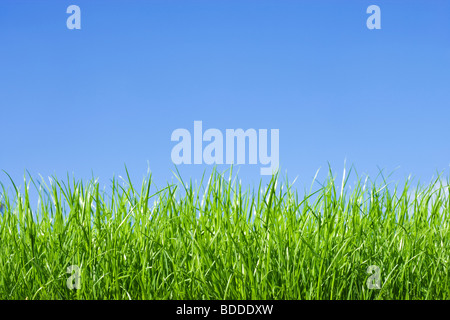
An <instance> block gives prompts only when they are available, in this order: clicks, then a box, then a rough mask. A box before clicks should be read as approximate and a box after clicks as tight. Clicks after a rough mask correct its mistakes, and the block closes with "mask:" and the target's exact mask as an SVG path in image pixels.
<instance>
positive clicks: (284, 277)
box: [0, 171, 450, 299]
mask: <svg viewBox="0 0 450 320" xmlns="http://www.w3.org/2000/svg"><path fill="white" fill-rule="evenodd" d="M230 177H231V175H230V176H228V175H224V174H220V173H218V172H216V171H214V172H213V173H212V174H211V176H209V177H207V178H205V180H203V181H202V182H201V183H200V186H198V187H197V186H194V185H193V183H192V182H189V183H186V182H184V181H183V180H182V179H181V177H180V178H179V179H180V183H178V184H176V185H167V187H165V188H163V189H159V190H156V189H154V185H153V182H152V180H151V175H149V176H148V177H146V178H145V179H144V181H143V183H142V185H141V186H140V187H139V188H135V187H136V186H134V185H133V184H132V183H131V180H130V178H129V176H128V178H127V183H126V184H125V183H123V182H120V181H119V180H117V179H113V180H112V181H111V185H110V190H109V191H108V192H102V191H101V187H100V185H99V183H98V182H96V181H89V182H86V183H84V182H83V181H76V180H69V178H68V179H67V180H66V181H62V180H58V179H56V178H53V179H52V180H51V182H50V183H48V184H47V185H44V184H43V183H37V182H35V181H34V180H33V179H31V178H28V179H26V180H25V181H24V185H23V187H22V188H18V187H16V185H15V184H14V183H12V185H13V188H12V189H13V194H12V195H11V193H10V192H8V190H6V189H5V187H3V193H2V198H3V200H2V201H3V215H2V216H0V246H1V247H0V250H1V251H0V298H1V299H448V298H449V297H450V278H449V254H450V229H449V213H450V212H449V205H450V199H449V192H448V190H449V188H448V183H447V182H445V181H443V180H442V179H441V178H438V179H436V180H435V181H434V182H432V183H430V184H429V185H426V186H420V185H418V186H416V187H414V188H412V186H411V185H410V182H409V181H406V182H405V183H404V184H403V185H402V186H401V188H397V187H395V186H393V187H388V186H386V184H385V182H383V183H381V184H380V185H377V184H376V183H375V182H370V181H369V180H368V179H366V180H358V181H357V182H356V184H354V185H352V186H351V188H350V184H349V183H348V177H349V175H344V179H342V180H340V181H336V179H335V177H334V176H333V175H332V173H331V172H330V175H329V177H328V179H327V181H325V182H324V183H323V185H321V186H320V187H319V188H318V189H317V188H316V189H317V190H315V191H311V192H307V193H306V194H303V193H302V195H299V193H298V191H297V190H295V189H294V188H293V187H292V186H291V185H290V184H289V182H288V181H286V180H283V179H281V178H280V177H279V176H277V175H275V176H273V177H272V179H271V181H270V182H269V183H268V184H267V185H264V186H263V185H259V187H258V188H257V189H256V190H251V189H243V186H242V185H241V184H240V183H238V182H236V180H235V179H230ZM8 183H10V182H8ZM30 187H32V188H36V189H37V190H38V192H39V205H38V207H37V208H33V207H32V205H31V204H30V196H29V188H30ZM71 265H76V266H78V267H79V268H80V270H81V288H80V289H79V290H76V289H74V290H69V289H68V288H67V285H66V282H67V279H68V278H69V277H70V274H69V273H67V268H68V267H69V266H71ZM371 265H376V266H378V267H379V268H380V271H381V274H380V279H381V289H378V290H377V289H368V287H367V280H368V278H369V277H370V274H368V273H367V268H368V267H369V266H371Z"/></svg>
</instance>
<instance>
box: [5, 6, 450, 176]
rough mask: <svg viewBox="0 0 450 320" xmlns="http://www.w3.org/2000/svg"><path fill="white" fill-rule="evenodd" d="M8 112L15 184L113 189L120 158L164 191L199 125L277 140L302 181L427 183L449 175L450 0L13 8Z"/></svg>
mask: <svg viewBox="0 0 450 320" xmlns="http://www.w3.org/2000/svg"><path fill="white" fill-rule="evenodd" d="M71 4H75V5H78V6H80V8H81V26H82V28H81V30H68V29H67V27H66V19H67V17H68V16H69V14H67V13H66V8H67V7H68V6H69V5H71ZM371 4H375V5H378V6H379V7H380V8H381V27H382V29H381V30H368V29H367V27H366V19H367V18H368V16H369V15H368V14H367V13H366V9H367V7H368V6H369V5H371ZM0 110H1V115H0V127H1V137H2V139H1V140H2V142H1V148H0V169H2V170H5V171H7V172H8V173H10V174H11V175H12V177H13V178H14V179H16V180H17V179H21V177H22V176H23V173H24V170H25V169H27V170H29V171H30V173H31V174H32V175H37V174H38V173H40V174H42V175H43V176H48V175H51V174H56V175H58V176H65V174H66V173H67V172H69V173H74V174H75V176H76V177H80V178H87V177H90V176H91V172H92V171H93V172H94V174H95V176H98V177H100V179H101V181H102V182H103V183H105V184H107V183H108V180H109V179H110V178H111V177H112V175H113V174H116V175H119V174H123V173H124V166H123V165H124V163H126V164H127V166H128V168H129V170H130V173H131V174H132V176H133V177H134V178H136V179H138V180H140V179H141V177H142V175H143V174H145V173H146V170H147V161H148V162H149V163H150V169H151V171H152V172H153V174H154V177H155V179H156V181H157V182H159V183H160V184H161V183H164V182H165V181H168V180H170V179H171V176H172V173H171V170H172V169H173V167H174V166H173V164H172V162H171V158H170V153H171V150H172V148H173V146H174V145H175V143H174V142H171V141H170V136H171V133H172V131H173V130H175V129H177V128H186V129H189V130H190V131H191V132H192V130H193V122H194V120H202V121H203V126H204V127H205V129H207V128H217V129H220V130H223V132H225V129H228V128H231V129H236V128H243V129H248V128H255V129H260V128H264V129H279V130H280V164H281V169H282V171H283V172H285V171H287V172H288V175H289V176H290V177H292V178H294V177H296V176H299V178H300V179H301V180H302V181H304V182H306V183H310V181H311V180H312V178H313V176H314V174H315V172H316V170H317V169H318V168H319V167H322V168H326V167H327V162H330V164H331V165H332V167H333V168H334V169H335V170H336V172H339V171H341V170H342V167H343V164H344V159H346V160H347V164H348V165H349V164H355V166H356V168H357V169H358V170H359V172H360V173H364V172H365V173H369V174H376V173H377V172H378V169H377V167H380V168H384V169H385V170H386V171H387V172H390V171H393V170H394V169H396V168H397V167H400V168H399V169H398V171H397V177H399V179H400V178H405V177H407V176H408V175H409V174H410V173H411V174H413V175H414V176H416V177H417V178H420V179H422V180H425V181H428V180H429V179H430V178H431V176H432V175H433V174H435V173H436V170H438V171H443V170H445V171H446V173H448V169H449V164H450V142H449V140H450V139H449V138H450V125H449V121H450V1H444V0H442V1H439V0H432V1H430V0H423V1H392V0H389V1H379V0H376V1H362V0H361V1H356V0H355V1H317V0H314V1H293V0H272V1H268V0H257V1H256V0H253V1H250V0H239V1H235V0H207V1H206V0H203V1H200V0H195V1H194V0H178V1H169V0H161V1H130V0H127V1H93V0H89V1H87V0H73V1H65V0H57V1H56V0H54V1H42V0H33V1H31V0H30V1H20V0H2V1H1V2H0ZM222 168H224V167H222ZM205 169H210V167H209V166H206V165H201V166H194V165H190V166H189V165H184V166H181V167H180V170H181V172H182V174H183V176H184V177H185V178H190V177H192V178H193V179H198V178H199V177H200V174H201V173H202V172H203V170H205ZM259 169H260V165H245V166H242V167H241V169H240V176H241V177H242V178H244V179H245V180H247V181H248V182H249V183H254V182H255V181H258V179H259V178H260V175H259ZM0 181H2V182H4V183H6V182H7V181H6V176H5V175H4V174H3V173H1V174H0Z"/></svg>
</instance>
